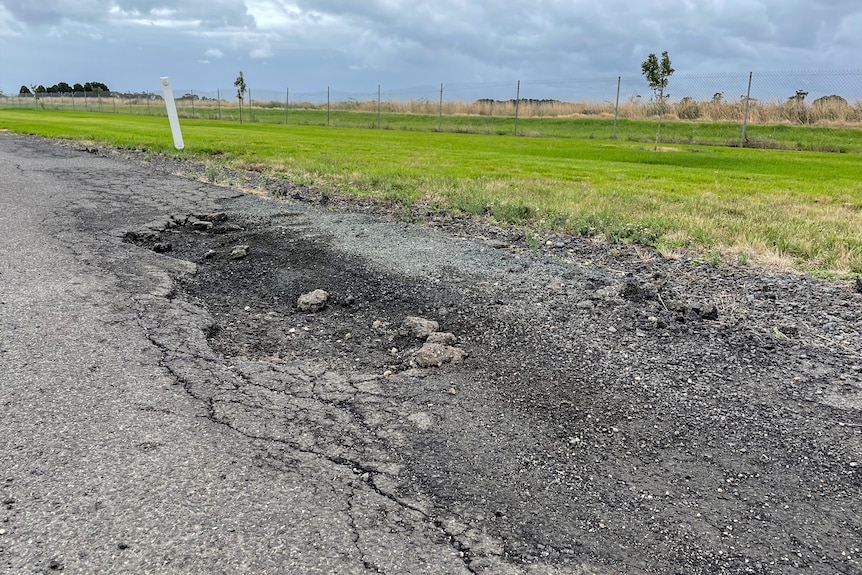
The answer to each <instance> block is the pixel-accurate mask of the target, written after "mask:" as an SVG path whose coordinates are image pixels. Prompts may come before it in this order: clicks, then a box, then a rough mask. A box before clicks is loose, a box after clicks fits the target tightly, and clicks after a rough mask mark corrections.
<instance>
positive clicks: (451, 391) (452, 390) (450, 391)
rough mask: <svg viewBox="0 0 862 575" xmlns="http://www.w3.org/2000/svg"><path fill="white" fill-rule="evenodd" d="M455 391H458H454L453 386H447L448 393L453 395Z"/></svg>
mask: <svg viewBox="0 0 862 575" xmlns="http://www.w3.org/2000/svg"><path fill="white" fill-rule="evenodd" d="M456 393H458V392H457V391H455V388H454V387H450V388H449V395H455V394H456Z"/></svg>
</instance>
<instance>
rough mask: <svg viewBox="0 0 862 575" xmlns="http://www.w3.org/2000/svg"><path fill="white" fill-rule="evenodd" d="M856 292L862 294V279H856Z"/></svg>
mask: <svg viewBox="0 0 862 575" xmlns="http://www.w3.org/2000/svg"><path fill="white" fill-rule="evenodd" d="M856 292H857V293H862V277H858V278H856Z"/></svg>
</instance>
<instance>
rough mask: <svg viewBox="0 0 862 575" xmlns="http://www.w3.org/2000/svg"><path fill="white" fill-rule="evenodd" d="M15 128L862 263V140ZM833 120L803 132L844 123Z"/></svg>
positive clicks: (847, 268)
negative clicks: (833, 144)
mask: <svg viewBox="0 0 862 575" xmlns="http://www.w3.org/2000/svg"><path fill="white" fill-rule="evenodd" d="M324 114H325V112H324ZM554 121H556V122H565V120H554ZM597 121H599V120H597ZM605 122H606V123H605V127H606V126H607V121H605ZM647 124H649V123H647ZM0 129H7V130H13V131H16V132H22V133H29V134H38V135H42V136H48V137H57V138H68V139H75V140H89V141H94V142H99V143H102V144H107V145H111V146H116V147H121V148H133V149H142V150H151V151H153V152H157V153H164V154H169V155H177V156H181V157H186V158H190V159H196V160H200V161H203V162H207V163H214V164H223V165H228V166H231V167H236V168H244V169H248V168H251V169H254V170H257V171H263V172H265V173H268V174H271V175H274V176H278V177H284V178H288V179H291V180H295V181H300V182H303V183H309V184H314V185H317V186H319V187H321V188H323V189H332V190H334V189H338V190H341V191H344V192H348V193H354V194H359V195H363V196H369V197H374V198H381V199H387V200H391V201H394V202H397V203H399V204H401V205H403V206H405V208H408V207H411V206H413V205H415V204H416V203H420V202H421V203H423V205H425V206H427V208H428V209H430V210H433V209H436V208H450V209H454V210H459V211H462V212H465V213H468V214H473V215H481V216H484V217H488V218H492V219H494V220H497V221H500V222H505V223H509V224H514V225H521V226H528V227H530V228H531V229H533V230H536V231H539V232H542V231H546V230H551V229H553V230H559V231H566V232H570V233H574V234H581V235H603V236H606V237H607V238H608V239H609V240H611V241H616V242H636V243H639V244H642V245H644V246H651V247H653V248H655V252H656V253H657V254H659V255H662V256H665V257H674V254H676V253H678V252H679V251H680V250H694V251H696V252H698V253H700V254H701V255H703V257H704V259H705V260H707V261H712V262H715V261H718V260H723V261H734V262H738V263H747V262H752V263H773V264H778V265H792V266H796V267H798V268H800V269H804V270H808V271H812V272H816V273H818V274H835V275H840V276H847V275H850V274H859V273H862V156H860V155H859V154H840V153H819V152H818V153H815V152H798V151H793V152H791V151H781V150H768V149H740V148H725V147H717V146H705V145H688V144H663V145H662V146H660V147H659V151H654V150H653V146H652V145H649V144H646V143H641V142H632V141H620V140H617V141H611V140H608V139H599V138H598V137H594V138H593V139H590V137H589V136H585V137H584V139H577V138H576V137H574V136H571V135H570V136H568V137H556V138H555V137H541V138H538V137H515V136H498V135H494V136H491V135H481V134H473V133H448V132H426V131H418V130H376V129H369V128H332V127H321V126H310V125H289V126H284V125H275V124H263V123H257V122H256V123H246V124H245V125H242V126H241V125H239V124H237V123H227V122H217V121H210V120H184V121H183V132H184V136H185V141H186V149H185V150H183V151H182V152H177V151H176V150H174V149H173V148H172V144H171V137H170V130H169V127H168V123H167V120H166V119H165V118H163V117H161V118H160V117H140V116H125V115H112V114H95V113H89V114H87V113H82V112H52V111H39V110H8V109H6V110H0ZM650 129H651V130H654V125H651V126H650ZM706 129H708V125H704V130H706ZM774 129H775V130H778V129H779V128H774ZM663 130H664V128H663ZM822 130H824V129H822V128H808V129H807V131H804V132H803V131H801V130H800V131H797V132H795V134H794V136H793V137H795V138H796V139H800V141H802V142H804V141H813V140H815V139H817V138H824V137H832V135H831V134H827V135H826V136H823V135H821V134H820V132H821V131H822ZM492 133H494V132H492ZM653 135H654V132H653Z"/></svg>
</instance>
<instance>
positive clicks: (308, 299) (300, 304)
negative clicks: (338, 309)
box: [296, 289, 329, 313]
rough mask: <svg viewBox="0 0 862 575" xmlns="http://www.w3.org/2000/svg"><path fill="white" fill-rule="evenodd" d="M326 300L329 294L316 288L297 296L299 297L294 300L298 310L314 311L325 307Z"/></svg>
mask: <svg viewBox="0 0 862 575" xmlns="http://www.w3.org/2000/svg"><path fill="white" fill-rule="evenodd" d="M327 301H329V294H328V293H327V292H325V291H324V290H322V289H316V290H314V291H312V292H309V293H306V294H302V295H301V296H299V299H297V300H296V307H297V308H298V309H299V311H304V312H307V313H315V312H318V311H320V310H322V309H323V308H325V307H326V302H327Z"/></svg>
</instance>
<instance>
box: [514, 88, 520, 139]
mask: <svg viewBox="0 0 862 575" xmlns="http://www.w3.org/2000/svg"><path fill="white" fill-rule="evenodd" d="M520 106H521V81H520V80H518V89H517V91H516V92H515V135H516V136H517V135H518V108H520Z"/></svg>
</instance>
